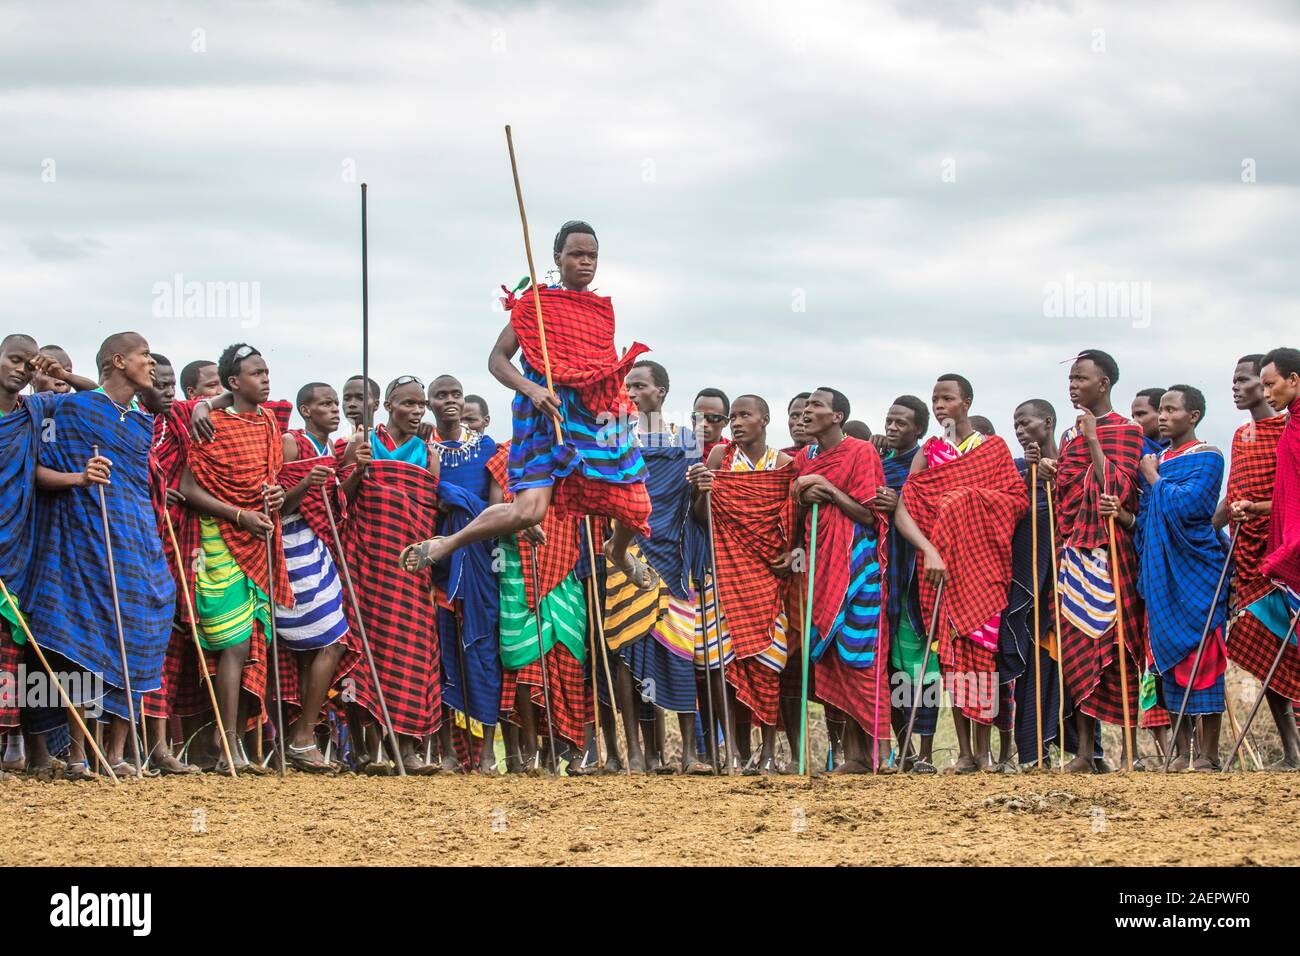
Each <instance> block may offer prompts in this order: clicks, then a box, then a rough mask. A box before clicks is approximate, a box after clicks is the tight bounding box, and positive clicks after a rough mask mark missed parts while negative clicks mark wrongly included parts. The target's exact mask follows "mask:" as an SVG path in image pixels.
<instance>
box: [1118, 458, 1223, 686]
mask: <svg viewBox="0 0 1300 956" xmlns="http://www.w3.org/2000/svg"><path fill="white" fill-rule="evenodd" d="M1223 469H1224V463H1223V455H1222V454H1220V453H1219V452H1218V451H1217V450H1214V449H1210V450H1205V451H1194V452H1187V453H1184V454H1182V455H1179V456H1178V457H1176V458H1171V459H1169V460H1167V461H1164V462H1161V464H1160V480H1159V481H1157V482H1156V483H1155V484H1154V485H1152V486H1151V487H1150V488H1149V489H1148V490H1147V492H1146V494H1144V495H1143V496H1142V501H1141V506H1140V508H1139V511H1138V524H1137V536H1136V544H1137V551H1138V581H1137V585H1138V593H1140V594H1141V595H1142V598H1143V600H1144V601H1145V602H1146V608H1147V623H1148V635H1149V638H1150V643H1151V656H1152V657H1153V658H1154V659H1155V663H1156V669H1157V670H1158V671H1159V672H1160V673H1161V674H1165V675H1169V674H1170V673H1171V672H1172V670H1173V668H1174V667H1175V666H1176V665H1178V664H1181V663H1182V662H1183V661H1184V660H1186V659H1187V658H1188V657H1189V656H1190V655H1192V654H1194V653H1196V646H1197V644H1198V643H1199V641H1200V639H1201V632H1202V629H1203V628H1204V627H1205V619H1206V617H1207V616H1208V615H1209V613H1210V602H1211V601H1212V600H1213V598H1214V588H1215V585H1216V584H1217V583H1218V580H1219V574H1220V572H1221V571H1222V570H1223V562H1224V560H1225V559H1226V557H1227V552H1226V550H1225V548H1224V545H1223V541H1222V538H1221V537H1220V536H1219V535H1218V534H1217V533H1216V532H1215V530H1214V526H1213V525H1212V524H1211V519H1212V518H1213V516H1214V509H1215V507H1216V506H1217V505H1218V501H1219V492H1220V489H1221V488H1222V485H1223ZM1227 616H1228V589H1227V587H1226V586H1225V587H1224V588H1223V589H1222V591H1221V592H1220V594H1219V600H1218V603H1217V604H1216V605H1215V608H1214V616H1213V619H1212V621H1211V624H1210V628H1211V630H1214V629H1215V628H1219V627H1222V626H1223V624H1224V623H1225V622H1226V621H1227Z"/></svg>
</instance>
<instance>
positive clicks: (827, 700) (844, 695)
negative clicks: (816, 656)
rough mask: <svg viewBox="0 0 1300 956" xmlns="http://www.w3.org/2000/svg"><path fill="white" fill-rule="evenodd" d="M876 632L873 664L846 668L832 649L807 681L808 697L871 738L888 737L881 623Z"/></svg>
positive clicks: (885, 651)
mask: <svg viewBox="0 0 1300 956" xmlns="http://www.w3.org/2000/svg"><path fill="white" fill-rule="evenodd" d="M814 583H815V582H814ZM880 631H881V638H882V639H881V643H880V646H879V647H878V648H877V650H876V665H877V666H873V667H861V668H859V667H850V666H849V665H848V664H845V663H844V662H843V661H842V660H840V657H839V655H838V654H836V653H835V651H834V650H833V649H832V650H829V651H827V652H826V654H825V655H824V656H823V657H822V659H821V660H820V661H818V662H817V664H816V665H814V667H813V672H814V673H815V674H816V675H817V681H816V684H815V685H814V683H813V681H811V680H810V681H809V682H808V694H809V697H810V698H812V697H816V699H817V700H820V701H821V702H822V703H823V704H825V705H827V706H828V707H834V708H835V709H836V710H838V711H840V712H841V713H842V714H844V715H846V716H848V717H852V718H853V720H854V721H855V722H856V723H857V725H858V726H859V727H861V728H862V729H863V731H864V732H866V733H867V734H869V735H870V736H872V737H888V736H889V732H890V731H889V728H890V724H889V668H888V667H886V666H883V665H881V663H880V662H881V661H882V660H883V659H885V658H888V656H889V649H888V647H887V646H885V645H886V640H885V627H884V625H883V624H882V626H881V628H880ZM966 643H968V644H969V643H970V641H967V642H966ZM814 691H815V693H814Z"/></svg>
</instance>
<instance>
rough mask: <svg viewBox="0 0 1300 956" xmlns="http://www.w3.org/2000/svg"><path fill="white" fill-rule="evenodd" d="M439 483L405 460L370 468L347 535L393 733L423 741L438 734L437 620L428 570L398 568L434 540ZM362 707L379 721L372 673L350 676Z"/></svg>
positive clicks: (366, 670)
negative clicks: (414, 548) (415, 546)
mask: <svg viewBox="0 0 1300 956" xmlns="http://www.w3.org/2000/svg"><path fill="white" fill-rule="evenodd" d="M437 489H438V480H437V479H436V478H434V476H433V475H431V474H429V472H428V471H426V470H425V469H423V468H417V467H416V466H414V465H410V464H407V463H406V462H401V461H376V462H372V463H371V464H370V465H369V466H368V468H367V472H366V476H365V478H364V479H363V480H362V482H361V485H360V487H359V489H358V490H357V495H356V498H355V499H354V500H353V502H352V511H351V513H350V514H349V516H348V521H347V524H346V525H345V530H344V534H343V550H344V551H345V552H346V555H345V557H346V559H347V562H348V567H349V569H350V570H351V572H352V581H353V584H355V585H356V589H357V600H358V601H359V602H360V604H361V614H362V617H363V618H364V620H365V627H366V636H367V637H368V638H369V640H370V651H371V654H372V655H373V656H374V659H375V668H376V670H378V672H379V680H380V682H381V684H382V686H383V692H384V699H385V702H386V703H387V704H388V713H389V715H390V716H391V717H392V720H393V729H394V730H396V731H397V732H398V733H402V734H408V735H410V736H413V737H422V736H424V735H426V734H431V733H433V732H434V731H435V730H437V729H438V724H439V721H440V719H441V709H442V692H441V689H440V687H439V677H440V672H441V661H440V659H439V656H438V619H437V615H436V613H435V609H434V605H433V597H432V592H433V575H432V571H431V570H430V569H427V568H426V569H425V570H423V571H420V572H419V573H416V574H408V573H407V572H405V571H402V570H401V569H400V568H399V567H398V564H397V559H398V556H399V555H400V554H401V553H402V549H403V548H405V547H406V546H407V545H408V544H410V543H412V542H414V541H422V540H426V539H428V538H432V537H433V536H434V535H435V534H437V514H438V492H437ZM352 678H353V680H354V681H355V684H354V689H355V694H356V700H357V703H359V704H361V706H363V707H364V708H365V709H366V710H367V711H369V712H370V714H371V715H372V716H373V717H374V718H375V719H376V720H379V719H380V718H381V711H380V709H379V699H378V697H377V696H376V694H375V688H374V686H373V680H372V678H371V676H370V668H369V667H357V668H354V669H353V672H352Z"/></svg>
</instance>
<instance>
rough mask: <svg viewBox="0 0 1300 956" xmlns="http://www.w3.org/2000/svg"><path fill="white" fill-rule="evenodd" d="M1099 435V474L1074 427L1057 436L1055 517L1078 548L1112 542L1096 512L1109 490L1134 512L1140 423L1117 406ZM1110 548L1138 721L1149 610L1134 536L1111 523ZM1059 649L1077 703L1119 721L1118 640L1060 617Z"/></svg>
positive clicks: (1062, 539) (1061, 538)
mask: <svg viewBox="0 0 1300 956" xmlns="http://www.w3.org/2000/svg"><path fill="white" fill-rule="evenodd" d="M1097 440H1098V441H1099V442H1100V443H1101V449H1102V453H1103V454H1104V455H1105V457H1106V468H1105V472H1104V474H1102V475H1097V474H1096V473H1095V470H1094V469H1093V467H1092V458H1091V456H1090V455H1089V452H1088V443H1087V441H1086V440H1085V439H1084V437H1083V435H1082V433H1080V432H1079V431H1078V429H1077V428H1070V429H1068V430H1067V431H1066V432H1065V434H1064V435H1062V437H1061V451H1060V456H1059V458H1058V459H1057V469H1056V487H1057V496H1056V522H1057V538H1056V540H1057V542H1058V546H1062V545H1069V546H1071V547H1078V548H1098V547H1107V546H1108V544H1109V541H1110V532H1109V529H1108V522H1106V521H1105V520H1103V519H1102V517H1101V513H1100V510H1099V505H1100V496H1101V495H1102V494H1103V493H1104V492H1106V491H1107V490H1109V493H1110V494H1114V495H1118V496H1119V498H1120V502H1121V504H1122V505H1123V506H1124V508H1125V509H1127V510H1128V511H1131V512H1134V513H1136V512H1137V465H1138V461H1139V460H1140V458H1141V457H1142V429H1141V428H1139V427H1138V426H1137V425H1135V424H1134V423H1133V422H1130V421H1129V420H1128V419H1126V418H1123V417H1122V416H1120V415H1119V414H1117V413H1115V412H1108V413H1107V414H1105V415H1103V416H1102V417H1101V418H1099V419H1097ZM1115 534H1116V535H1117V539H1116V542H1115V551H1116V556H1117V559H1118V567H1116V568H1113V569H1112V572H1111V573H1112V575H1114V576H1115V578H1116V580H1115V598H1116V601H1117V603H1118V604H1119V612H1120V614H1121V615H1123V619H1124V638H1125V646H1126V648H1127V650H1128V656H1129V659H1128V661H1127V662H1126V667H1127V673H1128V684H1127V688H1126V691H1127V694H1128V699H1129V714H1130V716H1131V717H1132V718H1133V719H1134V721H1136V719H1137V715H1138V713H1139V708H1138V697H1139V685H1140V682H1141V679H1142V668H1141V663H1140V662H1141V661H1144V660H1145V659H1146V610H1145V609H1144V608H1143V606H1142V599H1141V597H1139V595H1138V593H1137V571H1138V569H1137V552H1136V551H1135V550H1134V545H1133V537H1132V535H1131V534H1130V533H1129V532H1127V531H1125V530H1124V528H1122V527H1121V526H1120V525H1118V524H1116V525H1115ZM1060 637H1061V654H1062V669H1063V671H1064V673H1065V683H1066V686H1067V687H1068V688H1069V691H1070V696H1071V697H1073V698H1074V700H1075V701H1076V702H1078V705H1079V709H1080V710H1081V711H1082V712H1083V713H1085V714H1087V715H1088V716H1090V717H1096V718H1098V719H1100V720H1104V721H1106V722H1107V723H1111V724H1120V723H1123V720H1124V715H1123V700H1124V698H1123V696H1121V694H1122V690H1121V686H1120V679H1119V659H1118V658H1117V657H1116V655H1115V644H1116V641H1115V639H1114V636H1113V635H1112V634H1110V633H1107V634H1105V635H1103V636H1102V637H1101V639H1100V640H1094V639H1093V638H1092V637H1090V636H1089V635H1087V634H1085V633H1083V632H1082V631H1080V630H1079V629H1078V628H1076V627H1074V626H1073V625H1072V624H1071V623H1070V622H1069V621H1065V620H1063V621H1062V622H1061V635H1060Z"/></svg>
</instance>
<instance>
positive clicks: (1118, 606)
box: [1058, 515, 1137, 772]
mask: <svg viewBox="0 0 1300 956" xmlns="http://www.w3.org/2000/svg"><path fill="white" fill-rule="evenodd" d="M1106 523H1107V525H1109V527H1110V567H1111V572H1110V582H1111V587H1113V588H1114V589H1115V642H1116V643H1115V646H1116V649H1117V651H1118V653H1119V687H1120V702H1121V703H1122V705H1123V708H1124V758H1125V759H1124V763H1125V766H1126V768H1127V769H1128V770H1129V772H1132V770H1133V747H1134V746H1135V745H1136V743H1137V741H1136V740H1134V739H1133V715H1132V714H1131V713H1130V711H1129V705H1128V644H1127V642H1126V641H1125V639H1124V608H1123V606H1122V602H1121V600H1120V589H1119V552H1118V551H1117V550H1116V546H1115V516H1114V515H1111V516H1110V517H1109V518H1108V519H1107V522H1106ZM1058 653H1059V650H1058Z"/></svg>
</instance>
